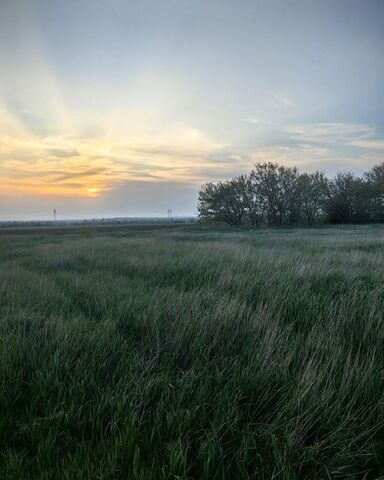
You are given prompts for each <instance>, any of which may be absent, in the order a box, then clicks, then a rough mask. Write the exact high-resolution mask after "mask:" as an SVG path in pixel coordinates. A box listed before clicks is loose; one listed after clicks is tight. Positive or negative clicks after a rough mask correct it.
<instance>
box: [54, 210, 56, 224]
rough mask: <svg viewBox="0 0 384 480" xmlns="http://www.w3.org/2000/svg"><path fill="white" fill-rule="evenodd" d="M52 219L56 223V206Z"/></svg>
mask: <svg viewBox="0 0 384 480" xmlns="http://www.w3.org/2000/svg"><path fill="white" fill-rule="evenodd" d="M53 220H54V222H55V223H56V208H54V209H53Z"/></svg>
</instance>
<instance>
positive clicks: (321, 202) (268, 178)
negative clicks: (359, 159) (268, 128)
mask: <svg viewBox="0 0 384 480" xmlns="http://www.w3.org/2000/svg"><path fill="white" fill-rule="evenodd" d="M198 213H199V218H200V220H203V221H214V222H225V223H227V224H229V225H250V226H252V227H257V226H260V225H269V226H280V225H314V224H319V223H380V222H384V163H382V164H380V165H376V166H374V167H373V168H372V169H371V170H369V171H368V172H366V173H364V175H363V176H361V177H358V176H355V175H354V174H352V173H338V174H337V175H336V176H335V177H334V178H331V179H329V178H327V177H326V176H325V175H324V174H323V173H321V172H315V173H310V174H309V173H301V172H299V170H298V169H297V168H296V167H284V166H281V165H278V164H276V163H270V162H268V163H257V164H256V165H255V166H254V169H253V170H252V171H251V172H250V173H248V174H246V175H240V176H239V177H236V178H233V179H232V180H227V181H225V182H218V183H206V184H205V185H203V186H202V187H201V191H200V193H199V203H198Z"/></svg>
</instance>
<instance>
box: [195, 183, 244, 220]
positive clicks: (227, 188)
mask: <svg viewBox="0 0 384 480" xmlns="http://www.w3.org/2000/svg"><path fill="white" fill-rule="evenodd" d="M198 212H199V217H200V218H201V219H202V220H205V221H207V220H208V221H221V222H225V223H227V224H228V225H241V224H242V223H243V221H244V207H243V203H242V199H241V195H240V194H239V188H238V186H237V180H236V179H234V180H230V181H227V182H218V183H217V184H214V183H206V184H205V185H203V186H202V188H201V191H200V193H199V203H198Z"/></svg>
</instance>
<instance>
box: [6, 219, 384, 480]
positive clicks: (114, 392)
mask: <svg viewBox="0 0 384 480" xmlns="http://www.w3.org/2000/svg"><path fill="white" fill-rule="evenodd" d="M383 359H384V226H381V225H377V226H348V227H346V226H340V227H337V226H335V227H321V228H307V229H260V230H248V231H246V230H239V229H216V230H215V229H209V228H202V227H199V226H179V227H178V228H176V227H170V228H169V229H161V230H156V229H153V230H150V229H149V230H146V231H142V230H140V229H137V230H135V229H134V228H131V229H130V230H127V231H124V230H120V231H117V232H113V231H108V232H102V233H97V232H96V233H94V232H90V234H89V235H81V234H76V233H73V232H71V234H68V235H52V234H50V235H46V234H39V232H38V231H34V232H33V234H22V235H20V234H19V235H12V232H8V233H7V235H4V236H0V478H1V479H6V480H24V479H38V480H53V479H54V480H57V479H58V480H61V479H63V480H64V479H65V480H69V479H71V480H72V479H73V480H94V479H95V480H96V479H98V480H120V479H139V480H152V479H154V480H161V479H180V480H181V479H183V480H187V479H196V480H225V479H255V480H263V479H266V480H270V479H276V480H298V479H308V480H320V479H367V480H368V479H370V480H373V479H378V478H380V476H381V475H383V474H384V375H383V374H384V363H383Z"/></svg>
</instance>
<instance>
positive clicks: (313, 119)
mask: <svg viewBox="0 0 384 480" xmlns="http://www.w3.org/2000/svg"><path fill="white" fill-rule="evenodd" d="M383 25H384V1H383V0H236V1H235V0H65V1H64V0H0V219H7V218H15V219H24V218H25V219H29V218H51V217H52V210H53V208H56V209H57V211H58V215H59V218H60V217H62V218H69V217H84V216H85V217H91V216H143V215H145V216H152V215H155V216H166V213H167V209H168V208H172V209H173V211H174V213H175V214H176V215H185V214H194V213H195V212H196V200H197V193H198V190H199V186H200V185H201V184H202V183H203V182H206V181H209V180H213V181H217V180H221V179H225V178H230V177H232V176H234V175H237V174H240V173H245V172H247V171H248V170H250V169H251V168H252V165H253V163H254V162H256V161H270V160H271V161H276V162H279V163H281V164H284V165H296V166H298V167H299V168H300V169H302V170H308V171H314V170H317V169H320V170H322V171H324V172H326V173H327V174H329V175H332V174H334V173H335V172H337V171H345V170H350V171H353V172H356V173H361V172H363V171H365V170H367V169H369V168H370V167H371V166H372V165H374V164H376V163H379V162H382V161H384V116H383V111H384V93H383V92H384V87H383V80H384V28H383Z"/></svg>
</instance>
